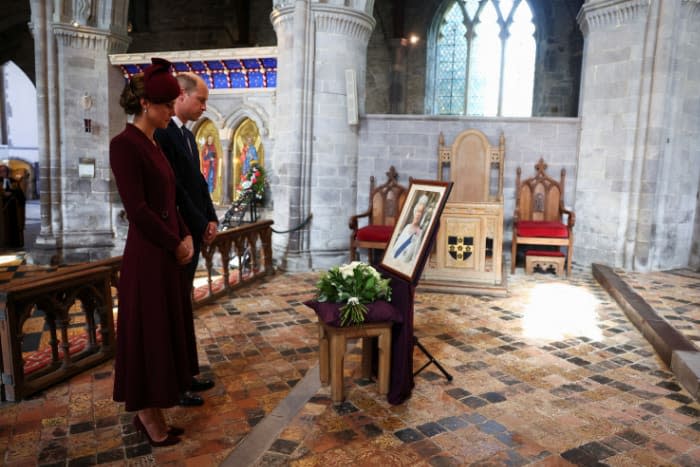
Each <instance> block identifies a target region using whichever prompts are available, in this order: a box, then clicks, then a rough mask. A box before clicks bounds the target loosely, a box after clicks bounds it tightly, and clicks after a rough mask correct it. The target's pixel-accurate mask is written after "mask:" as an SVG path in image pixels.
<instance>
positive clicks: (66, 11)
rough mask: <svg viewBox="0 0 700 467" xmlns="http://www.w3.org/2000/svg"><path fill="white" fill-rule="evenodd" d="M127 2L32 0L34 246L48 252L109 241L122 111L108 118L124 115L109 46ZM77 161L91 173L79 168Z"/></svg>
mask: <svg viewBox="0 0 700 467" xmlns="http://www.w3.org/2000/svg"><path fill="white" fill-rule="evenodd" d="M54 5H55V6H57V7H56V8H57V9H54ZM127 8H128V1H127V0H108V1H101V2H96V1H93V0H73V1H66V2H44V1H33V2H32V24H33V29H34V36H35V49H36V57H37V58H36V62H37V66H36V70H37V101H38V106H39V118H40V121H39V160H40V166H41V169H40V170H41V176H40V180H41V183H42V186H41V232H40V234H39V238H38V239H37V244H36V246H37V248H38V249H39V250H44V251H45V252H46V255H52V254H53V253H51V252H50V250H53V249H55V250H56V253H55V254H57V255H58V256H57V257H56V258H54V259H58V260H62V261H68V262H73V261H85V260H90V259H95V258H99V257H103V256H107V255H109V254H110V253H111V252H110V250H111V248H112V247H113V246H114V236H115V232H114V227H113V217H114V216H113V213H112V201H113V198H114V196H115V195H114V193H115V190H114V188H113V186H112V183H111V178H112V177H111V170H110V166H109V141H110V139H111V137H112V136H114V135H115V134H116V133H117V132H118V131H120V130H121V129H122V128H123V125H124V122H125V120H126V119H125V117H122V118H115V116H119V115H122V116H123V113H122V112H120V108H119V106H118V100H119V93H120V92H121V89H122V88H123V85H124V82H123V78H122V77H121V75H120V73H119V72H118V71H117V70H116V69H115V68H114V67H112V66H111V65H110V64H109V59H108V54H109V53H118V52H124V51H126V47H127V45H128V43H129V38H128V36H127V32H126V24H127ZM80 164H82V166H83V168H92V167H94V175H92V176H90V175H89V174H88V173H87V172H85V173H83V174H82V175H81V174H79V165H80ZM88 172H89V171H88ZM35 256H38V257H41V254H40V251H37V252H36V253H35Z"/></svg>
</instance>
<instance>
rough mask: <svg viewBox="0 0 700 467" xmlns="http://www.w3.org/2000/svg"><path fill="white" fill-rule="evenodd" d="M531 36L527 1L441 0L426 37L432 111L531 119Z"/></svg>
mask: <svg viewBox="0 0 700 467" xmlns="http://www.w3.org/2000/svg"><path fill="white" fill-rule="evenodd" d="M534 33H535V25H534V23H533V17H532V10H530V5H528V2H527V0H450V1H448V2H446V4H445V8H444V9H441V10H440V13H439V14H438V17H437V18H436V21H435V23H434V27H433V30H432V34H431V37H430V47H431V49H432V53H431V55H430V58H429V64H428V66H429V69H430V73H429V77H428V92H427V93H426V95H427V96H428V108H429V109H430V110H431V113H434V114H442V115H482V116H508V117H529V116H530V115H532V95H533V84H534V74H535V38H534Z"/></svg>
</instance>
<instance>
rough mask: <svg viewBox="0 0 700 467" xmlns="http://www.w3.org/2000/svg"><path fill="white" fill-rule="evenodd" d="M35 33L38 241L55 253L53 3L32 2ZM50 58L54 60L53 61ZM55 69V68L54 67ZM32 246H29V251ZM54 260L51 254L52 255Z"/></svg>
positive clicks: (41, 245) (38, 0)
mask: <svg viewBox="0 0 700 467" xmlns="http://www.w3.org/2000/svg"><path fill="white" fill-rule="evenodd" d="M31 9H32V21H31V25H30V27H31V30H32V33H33V36H34V63H35V75H36V101H37V118H38V122H37V133H38V135H37V136H38V138H37V145H38V152H39V175H38V178H39V191H40V193H41V197H40V199H39V203H40V217H41V227H40V230H39V235H38V237H37V240H36V245H37V247H41V248H47V249H53V248H55V247H56V238H55V237H54V235H53V225H52V221H51V219H52V216H51V214H52V203H51V199H52V198H53V193H52V192H51V177H50V167H51V154H52V151H51V147H52V146H51V123H50V122H51V121H52V120H53V119H52V118H51V112H50V111H49V109H50V108H51V107H52V106H51V105H50V99H49V90H53V88H54V87H53V86H52V85H51V81H50V79H51V78H50V76H49V63H51V64H53V62H54V60H55V47H54V44H55V43H54V40H53V36H52V35H51V33H50V29H49V21H50V19H51V17H52V13H53V4H52V2H45V1H42V0H32V2H31ZM49 57H51V58H50V59H49ZM51 68H52V69H53V67H51ZM29 246H30V245H27V247H29ZM49 256H50V254H49Z"/></svg>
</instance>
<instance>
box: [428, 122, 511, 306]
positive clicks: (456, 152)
mask: <svg viewBox="0 0 700 467" xmlns="http://www.w3.org/2000/svg"><path fill="white" fill-rule="evenodd" d="M504 164H505V137H504V136H503V135H502V134H501V136H500V138H499V141H498V145H497V146H492V145H491V144H490V143H489V140H488V138H486V135H485V134H484V133H482V132H481V131H479V130H475V129H471V130H466V131H464V132H462V133H460V134H459V135H458V136H457V138H456V139H455V141H454V143H453V144H452V146H449V147H448V146H445V138H444V136H443V135H442V133H441V134H440V138H439V147H438V179H439V180H450V181H452V182H453V183H454V186H453V187H452V192H451V194H450V197H449V199H448V200H447V204H446V205H445V210H444V211H443V213H442V217H441V219H440V229H439V231H438V235H437V240H436V245H435V248H434V250H433V252H432V254H431V256H430V259H429V261H428V264H427V265H426V268H425V270H424V271H423V277H422V279H421V287H423V288H425V289H426V290H431V291H438V292H452V293H485V294H492V295H505V293H506V285H505V275H504V274H503V166H504Z"/></svg>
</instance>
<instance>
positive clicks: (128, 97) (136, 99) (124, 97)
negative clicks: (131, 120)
mask: <svg viewBox="0 0 700 467" xmlns="http://www.w3.org/2000/svg"><path fill="white" fill-rule="evenodd" d="M145 95H146V91H145V87H144V82H143V74H141V73H139V74H138V75H134V76H132V77H131V79H130V80H129V81H128V82H127V83H126V85H125V86H124V89H123V90H122V94H121V96H120V97H119V105H121V106H122V108H123V109H124V111H125V112H126V113H127V115H136V114H138V113H141V111H142V110H143V109H142V108H141V98H142V97H145Z"/></svg>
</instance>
